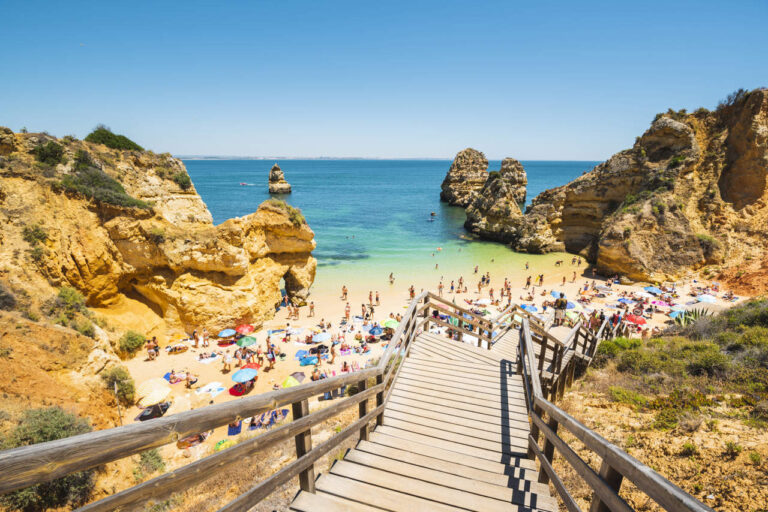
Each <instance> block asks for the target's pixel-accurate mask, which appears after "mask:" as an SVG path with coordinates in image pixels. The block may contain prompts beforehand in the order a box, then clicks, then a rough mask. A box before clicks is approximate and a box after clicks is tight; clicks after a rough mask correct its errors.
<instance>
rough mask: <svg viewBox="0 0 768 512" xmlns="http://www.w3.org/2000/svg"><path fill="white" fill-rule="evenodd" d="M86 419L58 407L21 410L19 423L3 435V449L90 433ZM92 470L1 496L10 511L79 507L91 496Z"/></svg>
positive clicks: (2, 502) (1, 500)
mask: <svg viewBox="0 0 768 512" xmlns="http://www.w3.org/2000/svg"><path fill="white" fill-rule="evenodd" d="M90 431H91V427H90V426H89V425H88V422H87V421H85V420H83V419H80V418H78V417H77V416H75V415H73V414H70V413H68V412H65V411H64V410H63V409H61V408H59V407H51V408H48V409H31V410H28V411H25V412H24V415H23V417H22V420H21V423H19V425H18V426H17V427H16V428H15V429H14V430H13V431H12V432H11V433H10V435H9V436H8V437H7V438H6V441H5V443H4V446H3V448H6V449H8V448H16V447H19V446H27V445H31V444H37V443H43V442H46V441H54V440H56V439H62V438H64V437H69V436H73V435H77V434H84V433H86V432H90ZM93 472H94V470H92V469H91V470H87V471H81V472H79V473H73V474H71V475H67V476H64V477H61V478H58V479H56V480H53V481H52V482H47V483H42V484H37V485H34V486H32V487H28V488H26V489H20V490H18V491H13V492H11V493H9V494H6V495H4V496H1V497H0V504H2V505H3V506H5V507H6V508H8V509H9V510H20V511H25V512H26V511H33V510H46V509H49V508H59V507H66V508H67V509H72V508H75V507H78V506H80V505H82V504H84V503H85V502H87V501H88V499H89V498H90V496H91V492H92V491H93V485H94V483H93Z"/></svg>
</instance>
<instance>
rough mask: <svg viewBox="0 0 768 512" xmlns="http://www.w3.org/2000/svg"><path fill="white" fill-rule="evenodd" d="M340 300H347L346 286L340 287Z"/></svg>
mask: <svg viewBox="0 0 768 512" xmlns="http://www.w3.org/2000/svg"><path fill="white" fill-rule="evenodd" d="M341 300H347V285H344V286H342V287H341Z"/></svg>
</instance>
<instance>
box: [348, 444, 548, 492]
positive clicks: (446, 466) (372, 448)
mask: <svg viewBox="0 0 768 512" xmlns="http://www.w3.org/2000/svg"><path fill="white" fill-rule="evenodd" d="M373 438H374V437H373V436H372V439H373ZM381 438H386V436H385V435H383V434H380V435H378V437H376V438H375V439H378V440H379V441H381ZM384 440H385V441H386V439H384ZM402 445H403V446H402V448H394V447H392V446H388V445H386V444H381V443H380V442H377V441H360V442H359V443H358V444H357V446H356V449H357V450H360V451H364V452H369V453H373V454H376V455H379V456H381V457H389V458H390V459H395V460H401V461H406V462H409V463H411V464H416V465H418V466H423V467H426V468H432V469H435V470H438V471H442V472H444V473H450V474H452V475H458V476H464V477H467V478H472V479H474V480H480V481H481V482H487V483H489V484H495V485H502V486H511V485H512V481H513V480H528V481H531V482H536V481H537V479H538V474H539V473H538V472H537V471H535V470H531V469H524V468H519V467H512V466H506V467H505V466H503V465H500V466H501V467H500V468H499V469H501V471H502V472H498V471H486V470H485V469H478V468H477V467H475V466H477V465H480V466H482V465H483V462H485V461H481V462H480V463H478V460H477V459H473V460H471V461H469V462H470V463H471V464H472V465H471V466H468V465H465V464H464V462H468V461H467V460H466V459H465V456H462V455H460V454H451V453H445V452H442V453H435V452H431V451H429V447H426V448H427V450H424V449H423V447H417V448H416V449H419V450H420V451H421V452H422V453H424V452H426V453H430V454H431V455H438V456H441V457H443V458H436V457H432V456H430V455H423V454H422V453H417V452H414V451H413V450H409V449H406V448H409V446H407V443H402Z"/></svg>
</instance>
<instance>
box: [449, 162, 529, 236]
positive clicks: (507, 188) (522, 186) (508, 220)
mask: <svg viewBox="0 0 768 512" xmlns="http://www.w3.org/2000/svg"><path fill="white" fill-rule="evenodd" d="M527 183H528V178H527V176H526V174H525V169H523V166H522V164H521V163H520V162H518V161H517V160H515V159H514V158H505V159H504V160H503V161H502V163H501V169H500V170H498V171H491V172H490V173H488V179H487V180H486V182H485V184H484V185H483V188H481V189H480V191H479V192H476V193H473V194H472V197H471V199H470V202H469V205H468V206H467V220H466V222H465V223H464V227H465V228H466V229H467V230H469V231H471V232H473V233H475V234H476V235H478V236H480V237H481V238H485V239H488V240H495V241H498V242H503V243H510V242H512V241H514V240H517V239H518V238H519V236H520V232H519V228H520V225H521V224H522V220H523V219H522V217H523V212H522V211H520V205H521V204H523V203H524V202H525V196H526V185H527Z"/></svg>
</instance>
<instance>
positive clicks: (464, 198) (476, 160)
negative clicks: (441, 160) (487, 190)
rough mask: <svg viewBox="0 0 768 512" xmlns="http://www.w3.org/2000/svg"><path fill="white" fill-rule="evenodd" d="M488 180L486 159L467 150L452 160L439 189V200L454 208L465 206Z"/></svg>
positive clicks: (477, 152) (477, 153) (471, 150)
mask: <svg viewBox="0 0 768 512" xmlns="http://www.w3.org/2000/svg"><path fill="white" fill-rule="evenodd" d="M487 179H488V159H487V158H485V155H484V154H482V153H481V152H480V151H478V150H476V149H472V148H467V149H464V150H462V151H459V153H458V154H457V155H456V158H454V159H453V163H451V167H450V169H448V174H446V176H445V179H444V180H443V184H442V185H441V187H440V189H441V191H440V200H441V201H445V202H447V203H448V204H451V205H454V206H464V207H465V206H467V205H468V204H469V202H470V200H471V199H472V193H473V192H478V191H479V190H480V189H481V188H483V185H484V184H485V181H486V180H487Z"/></svg>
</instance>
